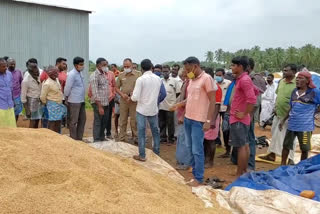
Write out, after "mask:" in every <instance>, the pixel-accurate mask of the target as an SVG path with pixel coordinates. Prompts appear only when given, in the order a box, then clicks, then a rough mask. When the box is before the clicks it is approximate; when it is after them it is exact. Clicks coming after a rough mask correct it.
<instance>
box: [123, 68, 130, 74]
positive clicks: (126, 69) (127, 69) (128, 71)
mask: <svg viewBox="0 0 320 214" xmlns="http://www.w3.org/2000/svg"><path fill="white" fill-rule="evenodd" d="M123 71H124V72H125V73H130V72H131V68H125V69H124V70H123Z"/></svg>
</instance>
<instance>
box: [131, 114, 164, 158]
mask: <svg viewBox="0 0 320 214" xmlns="http://www.w3.org/2000/svg"><path fill="white" fill-rule="evenodd" d="M136 119H137V127H138V128H137V129H138V142H139V156H140V157H142V158H145V157H146V149H145V147H146V120H148V122H149V125H150V129H151V132H152V137H153V152H154V153H156V154H157V155H159V154H160V131H159V127H158V115H154V116H144V115H142V114H140V113H138V112H137V114H136Z"/></svg>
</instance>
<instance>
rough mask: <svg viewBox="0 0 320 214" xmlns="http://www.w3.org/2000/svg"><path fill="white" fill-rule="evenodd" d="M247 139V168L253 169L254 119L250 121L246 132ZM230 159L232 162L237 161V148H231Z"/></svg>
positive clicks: (254, 152)
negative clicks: (248, 154) (248, 153)
mask: <svg viewBox="0 0 320 214" xmlns="http://www.w3.org/2000/svg"><path fill="white" fill-rule="evenodd" d="M248 141H249V149H250V156H249V161H248V168H249V169H251V170H255V168H256V137H255V135H254V121H251V123H250V128H249V132H248ZM231 161H232V163H233V164H237V163H238V149H237V148H235V147H233V148H232V154H231Z"/></svg>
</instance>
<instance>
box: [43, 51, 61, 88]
mask: <svg viewBox="0 0 320 214" xmlns="http://www.w3.org/2000/svg"><path fill="white" fill-rule="evenodd" d="M56 68H57V69H58V80H59V83H60V86H61V91H62V93H63V92H64V88H65V86H66V81H67V74H66V73H65V72H64V71H65V70H66V69H67V59H65V58H62V57H59V58H57V59H56ZM48 78H49V76H48V73H47V72H42V74H41V75H40V81H41V82H43V81H45V80H47V79H48Z"/></svg>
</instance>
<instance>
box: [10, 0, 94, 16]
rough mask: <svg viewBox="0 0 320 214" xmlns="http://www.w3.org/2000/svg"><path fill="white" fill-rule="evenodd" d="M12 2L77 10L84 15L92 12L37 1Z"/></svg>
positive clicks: (19, 0)
mask: <svg viewBox="0 0 320 214" xmlns="http://www.w3.org/2000/svg"><path fill="white" fill-rule="evenodd" d="M12 1H16V2H23V3H27V4H36V5H43V6H47V7H57V8H63V9H68V10H78V11H83V12H86V13H92V12H93V11H90V10H84V9H78V8H71V7H66V6H62V5H53V4H45V3H42V2H37V1H26V0H12Z"/></svg>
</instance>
